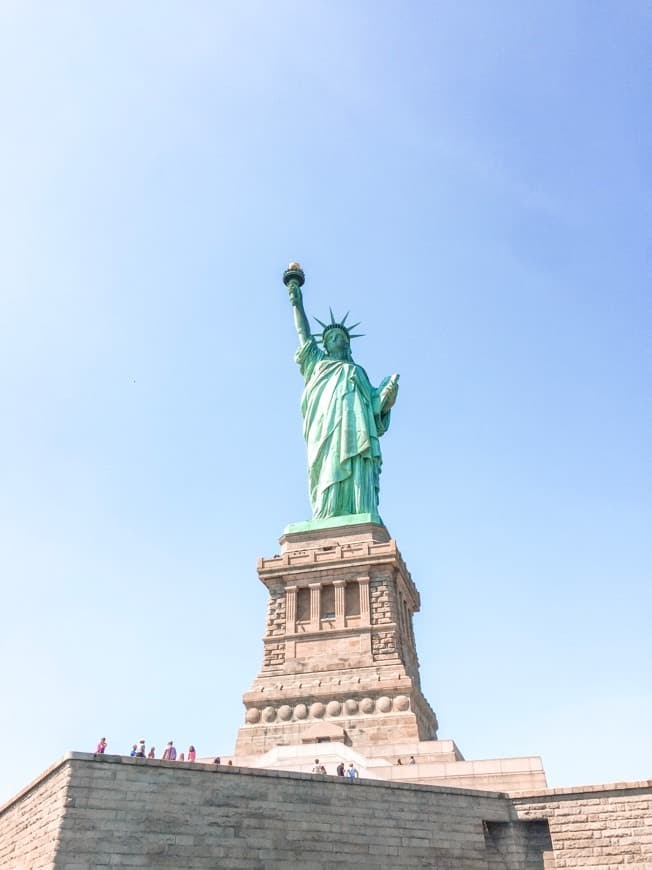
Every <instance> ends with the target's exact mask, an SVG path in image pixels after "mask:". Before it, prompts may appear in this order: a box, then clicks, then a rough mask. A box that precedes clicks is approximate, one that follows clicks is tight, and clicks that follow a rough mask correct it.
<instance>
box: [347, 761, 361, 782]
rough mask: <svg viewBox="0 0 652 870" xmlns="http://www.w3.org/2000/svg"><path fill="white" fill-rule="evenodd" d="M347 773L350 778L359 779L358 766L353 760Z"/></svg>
mask: <svg viewBox="0 0 652 870" xmlns="http://www.w3.org/2000/svg"><path fill="white" fill-rule="evenodd" d="M346 775H347V776H348V778H349V779H357V778H358V768H357V767H356V766H355V764H354V763H353V762H351V763H350V764H349V769H348V770H347V772H346Z"/></svg>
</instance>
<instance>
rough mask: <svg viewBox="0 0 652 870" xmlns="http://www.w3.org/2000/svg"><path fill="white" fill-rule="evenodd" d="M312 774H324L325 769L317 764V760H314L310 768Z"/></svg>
mask: <svg viewBox="0 0 652 870" xmlns="http://www.w3.org/2000/svg"><path fill="white" fill-rule="evenodd" d="M312 772H313V773H326V768H325V767H324V765H323V764H320V763H319V759H318V758H315V763H314V764H313V766H312Z"/></svg>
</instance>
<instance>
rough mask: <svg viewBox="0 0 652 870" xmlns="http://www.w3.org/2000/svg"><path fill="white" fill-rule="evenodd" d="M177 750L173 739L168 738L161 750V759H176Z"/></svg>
mask: <svg viewBox="0 0 652 870" xmlns="http://www.w3.org/2000/svg"><path fill="white" fill-rule="evenodd" d="M176 760H177V750H176V749H175V748H174V741H173V740H168V743H167V746H166V747H165V749H164V750H163V761H176Z"/></svg>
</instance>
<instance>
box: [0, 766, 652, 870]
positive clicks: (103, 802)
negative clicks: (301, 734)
mask: <svg viewBox="0 0 652 870" xmlns="http://www.w3.org/2000/svg"><path fill="white" fill-rule="evenodd" d="M651 794H652V783H645V784H637V785H636V786H635V787H632V788H630V787H621V786H617V787H614V788H613V789H610V788H607V787H603V788H602V790H601V791H594V792H590V791H586V790H585V791H582V792H579V791H577V790H574V791H573V790H571V791H569V792H563V793H562V792H553V791H547V792H542V793H537V794H535V795H529V796H524V795H519V796H518V797H516V796H515V797H509V796H508V795H504V794H499V793H497V792H481V791H470V790H466V789H454V788H444V787H436V786H422V785H414V784H407V783H401V784H398V783H385V782H379V781H372V780H354V781H349V780H343V779H341V778H337V777H332V776H312V775H306V774H302V773H289V772H278V771H270V770H254V769H244V768H236V767H225V766H220V767H217V766H215V765H205V764H191V763H187V762H186V763H183V762H181V763H179V762H165V761H145V760H141V759H131V758H123V757H121V756H93V755H89V754H85V753H72V754H70V755H68V756H66V757H65V758H64V759H62V760H61V761H60V762H58V764H56V765H54V766H53V767H52V768H50V769H49V770H48V771H46V772H45V773H44V774H43V775H42V776H41V777H40V778H39V779H38V780H36V781H35V782H34V783H32V785H30V786H28V787H27V788H26V789H24V790H23V791H22V792H21V793H20V794H19V795H17V796H16V798H14V799H13V800H12V801H10V802H9V803H8V804H6V805H5V806H4V807H2V808H0V867H2V868H3V870H4V868H11V870H31V868H62V870H82V868H90V867H98V866H104V865H106V866H112V867H113V866H130V867H151V868H177V870H178V868H197V870H200V868H228V870H235V868H260V870H280V868H283V870H287V868H288V867H291V868H297V870H331V868H342V867H346V866H351V867H353V866H355V867H357V868H360V867H364V868H379V870H390V868H391V870H403V868H417V867H418V868H424V867H431V868H437V870H480V868H482V870H543V868H544V867H545V870H549V868H554V867H588V868H590V867H596V868H598V867H599V868H604V867H608V866H614V867H617V866H620V865H621V864H628V865H631V864H639V866H647V867H652V836H650V817H649V806H650V799H651ZM646 813H647V820H646V817H645V814H646ZM605 816H607V817H608V818H605ZM549 825H550V829H549ZM602 825H604V827H601V826H602ZM573 827H574V828H575V831H576V832H578V833H582V832H587V831H588V832H592V833H591V834H590V835H589V834H586V835H584V836H583V837H582V838H577V839H575V838H574V837H573V836H571V834H572V833H573V831H572V828H573ZM549 830H550V831H551V833H552V842H551V835H550V833H549ZM625 830H627V831H628V833H627V834H626V835H622V834H620V833H618V832H619V831H625ZM608 832H610V833H608ZM613 832H616V833H613ZM556 840H557V841H558V842H557V843H556V842H555V841H556ZM557 845H559V849H557V848H555V847H556V846H557ZM553 848H554V850H555V851H554V854H553ZM587 850H590V852H587ZM573 862H575V863H573ZM609 862H611V863H609Z"/></svg>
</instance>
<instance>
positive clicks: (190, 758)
mask: <svg viewBox="0 0 652 870" xmlns="http://www.w3.org/2000/svg"><path fill="white" fill-rule="evenodd" d="M195 758H197V753H196V751H195V747H194V746H191V747H190V748H189V749H188V761H194V760H195Z"/></svg>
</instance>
